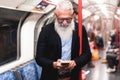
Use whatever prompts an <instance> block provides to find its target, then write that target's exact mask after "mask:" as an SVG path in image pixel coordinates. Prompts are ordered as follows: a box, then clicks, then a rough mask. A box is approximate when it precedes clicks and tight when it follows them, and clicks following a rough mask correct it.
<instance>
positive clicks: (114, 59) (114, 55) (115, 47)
mask: <svg viewBox="0 0 120 80" xmlns="http://www.w3.org/2000/svg"><path fill="white" fill-rule="evenodd" d="M118 54H119V44H118V43H116V34H113V35H112V36H111V44H110V47H109V48H108V50H107V52H106V59H107V64H108V69H107V72H115V71H116V68H117V65H118V58H119V55H118Z"/></svg>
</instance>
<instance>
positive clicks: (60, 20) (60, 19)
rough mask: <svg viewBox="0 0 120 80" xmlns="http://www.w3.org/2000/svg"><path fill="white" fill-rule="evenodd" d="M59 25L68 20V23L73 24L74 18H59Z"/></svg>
mask: <svg viewBox="0 0 120 80" xmlns="http://www.w3.org/2000/svg"><path fill="white" fill-rule="evenodd" d="M57 20H58V22H59V23H63V22H64V20H66V22H67V23H71V21H72V18H57Z"/></svg>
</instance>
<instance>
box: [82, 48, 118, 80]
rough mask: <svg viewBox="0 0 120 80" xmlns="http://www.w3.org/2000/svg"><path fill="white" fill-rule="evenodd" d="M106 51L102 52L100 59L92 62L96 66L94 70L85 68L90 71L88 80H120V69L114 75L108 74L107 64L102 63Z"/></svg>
mask: <svg viewBox="0 0 120 80" xmlns="http://www.w3.org/2000/svg"><path fill="white" fill-rule="evenodd" d="M105 54H106V53H105V50H100V52H99V56H100V59H99V60H96V61H92V62H93V64H94V65H95V67H94V68H89V67H85V68H84V69H85V70H90V73H89V74H88V75H87V80H120V68H118V69H117V71H116V72H114V73H107V72H106V70H107V63H102V59H103V58H104V57H105Z"/></svg>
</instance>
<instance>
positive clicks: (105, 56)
mask: <svg viewBox="0 0 120 80" xmlns="http://www.w3.org/2000/svg"><path fill="white" fill-rule="evenodd" d="M59 1H60V0H0V80H39V78H40V77H41V71H42V68H41V67H40V66H38V65H37V63H36V62H35V59H34V58H35V56H36V47H37V46H36V45H37V41H38V36H39V34H40V31H41V28H42V27H43V26H45V25H47V24H49V23H51V22H53V21H54V10H55V8H56V6H57V4H58V3H59ZM70 1H71V2H72V4H73V7H74V12H75V14H74V19H75V21H77V22H78V23H79V20H82V23H81V24H80V25H84V26H85V28H86V31H87V33H88V40H89V44H90V49H91V52H92V61H91V62H90V63H88V64H86V65H85V66H84V67H83V68H82V69H83V70H85V71H86V72H88V74H87V76H86V78H87V79H86V80H120V0H70ZM80 13H82V15H81V14H80ZM78 18H81V19H78ZM111 63H112V66H111Z"/></svg>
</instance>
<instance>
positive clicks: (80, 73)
mask: <svg viewBox="0 0 120 80" xmlns="http://www.w3.org/2000/svg"><path fill="white" fill-rule="evenodd" d="M78 34H79V37H80V53H79V54H82V0H78ZM79 80H82V71H80V72H79Z"/></svg>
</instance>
